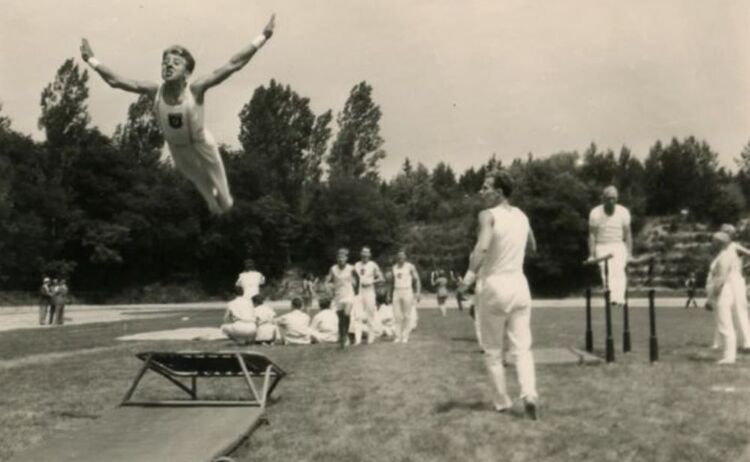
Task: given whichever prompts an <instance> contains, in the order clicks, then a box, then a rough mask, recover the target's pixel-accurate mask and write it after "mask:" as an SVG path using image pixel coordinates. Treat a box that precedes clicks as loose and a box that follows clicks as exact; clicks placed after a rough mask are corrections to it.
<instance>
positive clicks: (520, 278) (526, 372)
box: [461, 171, 538, 419]
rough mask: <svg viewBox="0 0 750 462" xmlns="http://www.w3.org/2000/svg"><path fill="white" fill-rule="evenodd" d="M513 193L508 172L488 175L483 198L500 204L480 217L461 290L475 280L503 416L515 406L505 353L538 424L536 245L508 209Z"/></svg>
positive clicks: (520, 216)
mask: <svg viewBox="0 0 750 462" xmlns="http://www.w3.org/2000/svg"><path fill="white" fill-rule="evenodd" d="M512 193H513V180H512V178H511V177H510V175H509V174H508V173H507V172H504V171H499V172H495V173H494V174H492V173H490V174H488V175H487V178H486V179H485V182H484V185H483V187H482V194H483V195H485V196H486V197H487V198H488V199H491V200H492V201H493V202H496V203H497V204H498V205H497V206H495V207H493V208H491V209H486V210H483V211H482V212H481V213H480V214H479V236H478V238H477V244H476V246H475V247H474V251H473V252H472V253H471V257H470V258H469V269H468V271H467V272H466V275H465V276H464V278H463V281H462V283H461V291H462V292H465V291H466V290H467V289H468V288H469V287H470V286H471V284H472V283H473V281H475V280H476V283H477V286H476V301H477V313H476V316H477V319H476V322H477V326H478V328H479V332H480V334H481V336H480V342H481V346H482V349H483V350H484V359H485V365H486V366H487V371H488V372H489V376H490V380H491V381H492V382H493V384H494V386H495V396H494V405H495V409H496V410H497V411H498V412H503V411H507V410H508V409H510V408H511V406H512V401H511V399H510V396H508V391H507V388H506V383H505V367H504V366H503V353H504V352H505V351H506V350H507V351H508V352H509V353H510V355H511V356H512V357H513V358H514V359H515V363H516V371H517V375H518V382H519V385H520V387H521V399H522V400H523V402H524V407H525V410H526V413H527V414H528V415H529V417H531V418H532V419H536V418H537V411H538V403H537V400H538V397H537V391H536V375H535V370H534V357H533V355H532V353H531V326H530V323H531V293H530V291H529V284H528V282H527V281H526V276H525V275H524V273H523V262H524V258H525V253H526V248H527V247H528V248H529V250H530V251H532V252H533V251H536V241H535V240H534V234H533V233H532V231H531V226H530V225H529V220H528V218H526V215H525V214H524V213H523V212H522V211H521V210H520V209H518V208H516V207H513V206H512V205H510V202H509V201H508V199H509V198H510V196H511V194H512ZM506 338H507V341H508V345H507V346H506V345H505V343H504V341H505V340H506Z"/></svg>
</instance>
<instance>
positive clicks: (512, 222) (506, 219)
mask: <svg viewBox="0 0 750 462" xmlns="http://www.w3.org/2000/svg"><path fill="white" fill-rule="evenodd" d="M489 211H490V213H491V214H492V219H493V225H492V240H491V241H490V247H489V248H488V249H487V255H486V257H485V259H484V262H482V267H481V268H479V276H480V277H488V276H491V275H494V274H502V273H522V272H523V259H524V256H525V254H526V240H527V239H528V237H529V219H528V218H526V215H525V214H524V213H523V212H522V211H521V210H520V209H518V208H516V207H510V208H506V207H504V206H498V207H494V208H491V209H489Z"/></svg>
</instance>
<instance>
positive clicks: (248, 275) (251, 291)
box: [234, 260, 266, 300]
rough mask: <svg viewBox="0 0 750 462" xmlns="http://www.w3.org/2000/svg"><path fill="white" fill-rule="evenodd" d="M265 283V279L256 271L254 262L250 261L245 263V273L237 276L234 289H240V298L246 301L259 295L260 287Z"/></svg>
mask: <svg viewBox="0 0 750 462" xmlns="http://www.w3.org/2000/svg"><path fill="white" fill-rule="evenodd" d="M265 283H266V277H265V276H263V273H261V272H260V271H256V269H255V262H253V261H252V260H246V261H245V271H243V272H241V273H240V275H239V276H237V282H236V283H235V284H234V285H235V286H236V287H241V288H242V296H243V297H245V298H246V299H248V300H252V298H253V297H254V296H256V295H258V294H259V293H260V286H262V285H263V284H265Z"/></svg>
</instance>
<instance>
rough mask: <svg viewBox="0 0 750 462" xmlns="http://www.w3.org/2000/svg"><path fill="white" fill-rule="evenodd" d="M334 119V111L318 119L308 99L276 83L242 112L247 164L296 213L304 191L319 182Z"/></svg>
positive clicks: (259, 91)
mask: <svg viewBox="0 0 750 462" xmlns="http://www.w3.org/2000/svg"><path fill="white" fill-rule="evenodd" d="M331 118H332V116H331V114H330V112H325V113H323V114H322V115H320V116H318V117H316V116H315V114H314V113H313V112H312V110H311V109H310V100H309V98H303V97H301V96H300V95H298V94H297V93H296V92H294V91H293V90H292V89H291V87H289V86H288V85H287V86H283V85H281V84H279V83H277V82H276V81H275V80H271V82H270V84H269V85H268V87H265V86H261V87H258V88H257V89H256V90H255V92H254V93H253V97H252V98H251V100H250V101H249V102H248V103H247V104H245V106H244V107H243V108H242V111H241V112H240V135H239V140H240V143H241V144H242V147H243V149H244V152H245V155H246V156H247V157H249V158H253V160H252V161H250V160H247V161H248V162H254V164H255V167H256V168H260V169H262V171H263V177H262V181H263V185H264V187H263V189H264V190H265V191H266V193H271V192H275V193H277V194H278V195H279V196H280V197H283V198H284V200H285V201H286V202H287V204H289V205H290V206H291V207H292V209H293V210H296V209H297V207H298V205H299V201H300V197H301V196H302V189H303V187H304V186H305V185H306V184H307V183H309V182H310V181H311V180H312V181H315V180H317V179H319V178H320V175H321V170H320V169H321V161H322V157H323V153H324V152H325V148H326V146H327V143H328V139H329V137H330V135H331V131H330V128H329V123H330V121H331ZM238 196H240V197H242V196H243V191H242V189H239V190H238Z"/></svg>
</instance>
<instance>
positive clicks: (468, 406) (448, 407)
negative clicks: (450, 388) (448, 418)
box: [435, 401, 492, 414]
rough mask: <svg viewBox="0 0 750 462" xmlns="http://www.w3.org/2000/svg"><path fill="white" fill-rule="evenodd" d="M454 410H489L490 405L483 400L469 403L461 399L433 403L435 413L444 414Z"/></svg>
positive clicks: (490, 409)
mask: <svg viewBox="0 0 750 462" xmlns="http://www.w3.org/2000/svg"><path fill="white" fill-rule="evenodd" d="M454 410H462V411H485V412H489V411H492V406H490V405H489V404H488V403H486V402H483V401H474V402H470V403H467V402H461V401H447V402H444V403H438V404H436V405H435V413H436V414H444V413H446V412H451V411H454Z"/></svg>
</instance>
